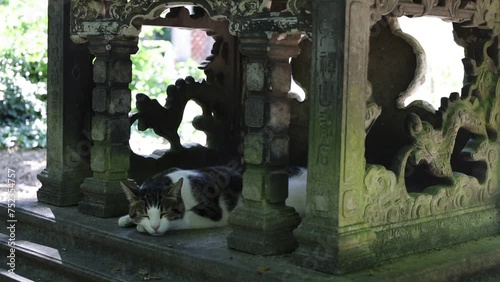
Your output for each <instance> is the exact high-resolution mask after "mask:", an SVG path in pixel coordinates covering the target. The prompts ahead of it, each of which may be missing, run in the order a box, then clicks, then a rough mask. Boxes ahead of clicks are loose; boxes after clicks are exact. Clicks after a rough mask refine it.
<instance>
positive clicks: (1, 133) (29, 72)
mask: <svg viewBox="0 0 500 282" xmlns="http://www.w3.org/2000/svg"><path fill="white" fill-rule="evenodd" d="M46 6H47V2H46V1H36V0H18V1H1V2H0V18H3V19H5V20H4V23H3V26H2V35H3V36H2V40H0V123H1V126H0V149H5V148H8V147H14V146H17V147H21V148H34V147H45V145H46V138H45V135H46V125H45V123H46V114H45V105H44V103H43V102H44V101H45V100H46V98H47V55H46V50H47V39H46V34H47V7H46Z"/></svg>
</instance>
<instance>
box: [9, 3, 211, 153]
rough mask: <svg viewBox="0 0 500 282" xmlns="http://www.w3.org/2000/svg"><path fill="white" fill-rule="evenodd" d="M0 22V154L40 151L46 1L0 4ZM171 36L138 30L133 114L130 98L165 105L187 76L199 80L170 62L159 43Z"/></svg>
mask: <svg viewBox="0 0 500 282" xmlns="http://www.w3.org/2000/svg"><path fill="white" fill-rule="evenodd" d="M0 17H1V18H3V19H6V20H5V21H4V24H3V26H2V40H0V149H5V148H10V147H19V148H26V149H30V148H36V147H45V146H46V132H47V129H46V128H47V127H46V122H47V119H46V112H45V111H46V106H45V103H44V102H45V101H46V100H47V0H16V1H7V0H0ZM7 19H8V20H7ZM170 34H171V32H170V31H169V30H167V29H166V28H158V27H155V28H153V27H144V28H143V32H142V34H141V40H140V43H139V48H140V51H139V52H138V53H137V54H136V55H134V56H132V61H133V74H134V75H133V81H132V83H131V85H130V87H131V89H132V93H133V99H134V101H133V102H132V110H133V111H134V110H135V94H137V93H139V92H142V93H145V94H147V95H149V96H150V97H152V98H158V99H159V102H160V103H161V104H164V103H165V98H166V89H167V86H168V85H169V84H172V83H175V80H176V79H178V78H184V77H185V76H187V75H191V76H193V77H195V78H196V79H198V78H200V77H202V76H203V72H202V71H200V70H198V68H197V67H198V63H197V62H195V61H193V60H188V61H186V62H177V63H176V62H175V61H174V58H175V54H174V49H173V47H172V45H171V43H170V42H169V41H165V40H164V39H165V38H170ZM157 39H162V40H157ZM133 130H134V128H133ZM143 134H146V135H152V133H142V132H141V135H143Z"/></svg>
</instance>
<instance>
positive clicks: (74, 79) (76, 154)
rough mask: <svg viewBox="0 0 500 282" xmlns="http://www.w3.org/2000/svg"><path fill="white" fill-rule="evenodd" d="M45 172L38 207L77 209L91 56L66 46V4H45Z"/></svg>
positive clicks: (84, 164) (85, 161) (86, 145)
mask: <svg viewBox="0 0 500 282" xmlns="http://www.w3.org/2000/svg"><path fill="white" fill-rule="evenodd" d="M48 13H49V17H48V18H49V35H48V37H49V40H48V44H49V48H48V54H49V56H48V57H49V61H48V72H49V73H48V85H47V88H48V89H47V90H48V95H47V167H46V168H45V170H43V171H42V172H41V173H40V174H39V175H38V179H39V180H40V182H42V187H41V188H40V189H39V190H38V192H37V197H38V201H40V202H43V203H48V204H52V205H57V206H70V205H76V204H78V201H79V200H80V199H81V196H82V194H81V191H80V184H81V183H82V182H83V180H84V179H85V177H88V176H90V175H91V171H90V161H89V156H90V144H91V143H90V140H89V138H88V137H89V136H90V126H89V125H90V113H91V95H92V88H93V82H92V58H93V57H92V55H91V54H90V53H89V51H88V49H87V47H86V46H84V45H76V44H74V43H73V42H72V41H71V40H70V36H69V35H70V33H69V27H70V5H69V2H68V1H63V0H50V1H49V9H48Z"/></svg>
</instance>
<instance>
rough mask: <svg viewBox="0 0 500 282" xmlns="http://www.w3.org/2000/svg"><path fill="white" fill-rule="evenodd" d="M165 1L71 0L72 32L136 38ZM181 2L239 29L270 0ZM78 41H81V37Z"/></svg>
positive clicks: (264, 10)
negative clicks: (202, 10) (227, 21)
mask: <svg viewBox="0 0 500 282" xmlns="http://www.w3.org/2000/svg"><path fill="white" fill-rule="evenodd" d="M175 4H178V3H176V1H168V0H147V1H146V0H133V1H123V0H119V1H113V0H90V1H87V0H71V7H72V15H71V18H72V33H73V34H74V35H75V34H78V35H79V36H81V37H84V38H85V37H87V36H92V35H104V34H106V35H107V36H108V37H110V38H111V37H121V36H125V37H135V36H138V34H139V33H140V30H141V26H142V23H143V22H144V21H145V20H151V19H155V18H158V17H159V16H160V15H161V13H163V12H164V11H165V10H166V9H167V8H168V7H169V5H175ZM183 4H192V5H195V6H200V7H202V8H203V9H205V10H206V11H207V13H208V14H209V15H210V16H211V17H212V18H214V19H228V20H229V21H230V22H232V23H233V22H234V24H232V25H231V26H232V27H233V29H234V30H235V31H238V27H241V26H242V25H241V24H239V22H240V21H245V18H246V17H251V16H252V15H256V14H262V13H269V11H270V8H271V1H270V0H236V1H232V0H213V1H208V0H191V1H185V3H184V2H183ZM80 41H81V40H80Z"/></svg>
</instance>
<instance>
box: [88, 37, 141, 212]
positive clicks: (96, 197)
mask: <svg viewBox="0 0 500 282" xmlns="http://www.w3.org/2000/svg"><path fill="white" fill-rule="evenodd" d="M89 49H90V51H91V53H93V54H94V55H95V56H96V59H95V61H94V83H95V85H96V86H95V88H94V91H93V94H92V109H93V110H94V117H93V119H92V133H91V135H92V140H93V142H94V144H93V146H92V150H91V168H92V171H93V177H91V178H87V179H85V181H84V183H83V184H82V186H81V188H82V192H83V194H84V198H83V200H82V201H81V202H80V203H79V210H80V212H82V213H86V214H90V215H95V216H98V217H113V216H117V215H123V214H126V213H127V212H128V201H127V200H126V199H125V195H124V194H123V192H122V190H121V188H120V181H121V180H124V179H127V176H128V168H129V157H130V149H129V144H128V141H129V138H130V124H129V121H128V113H129V112H130V103H131V93H130V89H129V86H128V85H129V83H130V82H131V81H132V61H131V60H130V55H131V54H134V53H135V52H137V38H136V39H127V40H114V41H109V42H108V41H107V40H105V39H102V38H91V39H90V45H89Z"/></svg>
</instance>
